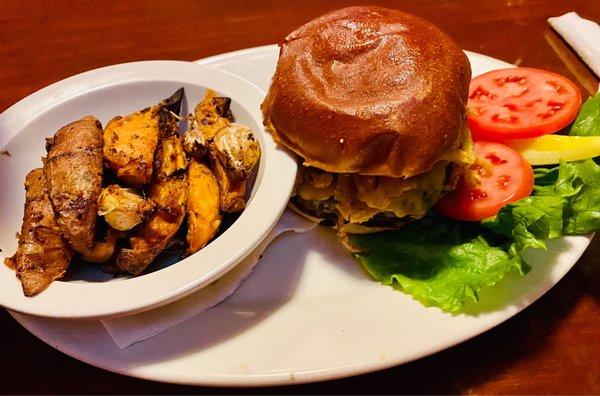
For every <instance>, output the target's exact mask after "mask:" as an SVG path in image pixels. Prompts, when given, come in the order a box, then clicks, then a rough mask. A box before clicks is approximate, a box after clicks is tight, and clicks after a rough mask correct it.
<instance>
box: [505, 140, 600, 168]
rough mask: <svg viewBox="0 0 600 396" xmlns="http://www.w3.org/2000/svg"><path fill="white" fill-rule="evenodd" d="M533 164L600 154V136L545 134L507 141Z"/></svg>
mask: <svg viewBox="0 0 600 396" xmlns="http://www.w3.org/2000/svg"><path fill="white" fill-rule="evenodd" d="M505 143H506V144H507V145H509V146H510V147H512V148H514V149H515V150H517V151H518V152H519V153H521V155H522V156H523V157H524V158H525V159H526V160H527V162H529V164H531V165H552V164H558V163H560V161H579V160H584V159H588V158H594V157H598V156H600V136H564V135H543V136H540V137H537V138H532V139H514V140H509V141H507V142H505Z"/></svg>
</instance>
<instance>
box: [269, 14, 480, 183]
mask: <svg viewBox="0 0 600 396" xmlns="http://www.w3.org/2000/svg"><path fill="white" fill-rule="evenodd" d="M470 79H471V67H470V65H469V61H468V59H467V57H466V56H465V54H464V53H463V52H462V51H461V50H460V48H458V46H457V45H456V44H455V43H454V41H452V39H451V38H450V37H448V36H447V35H446V34H445V33H443V32H442V31H441V30H439V29H438V28H437V27H435V26H434V25H432V24H431V23H429V22H427V21H425V20H423V19H420V18H417V17H415V16H413V15H410V14H406V13H403V12H400V11H396V10H391V9H386V8H380V7H361V6H359V7H349V8H344V9H341V10H337V11H333V12H331V13H329V14H326V15H323V16H321V17H319V18H317V19H314V20H312V21H310V22H308V23H307V24H305V25H304V26H302V27H300V28H299V29H297V30H296V31H294V32H292V33H291V34H290V35H289V36H287V37H286V38H285V40H284V42H283V43H282V44H281V45H280V54H279V61H278V62H277V70H276V72H275V75H274V76H273V80H272V82H271V87H270V89H269V93H268V94H267V97H266V98H265V101H264V102H263V104H262V111H263V116H264V122H265V125H266V126H267V127H268V128H269V129H270V130H271V132H272V133H273V135H274V137H275V139H276V140H278V141H279V142H280V143H281V144H283V145H285V146H287V147H288V148H289V149H291V150H293V151H294V152H296V153H297V154H298V155H300V156H302V157H303V158H304V160H305V164H306V165H309V166H314V167H317V168H320V169H323V170H326V171H329V172H335V173H359V174H364V175H374V176H391V177H411V176H414V175H416V174H419V173H422V172H425V171H427V170H429V169H431V167H432V166H433V165H434V164H435V163H436V162H438V161H440V160H442V159H445V158H446V157H448V156H450V154H451V153H452V152H453V151H454V150H455V149H456V148H458V147H459V145H460V143H461V130H462V128H463V127H464V124H465V113H466V102H467V95H468V89H469V81H470Z"/></svg>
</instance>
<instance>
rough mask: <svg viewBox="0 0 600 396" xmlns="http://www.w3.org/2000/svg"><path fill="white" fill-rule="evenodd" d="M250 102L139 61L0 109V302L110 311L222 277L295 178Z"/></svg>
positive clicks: (94, 313)
mask: <svg viewBox="0 0 600 396" xmlns="http://www.w3.org/2000/svg"><path fill="white" fill-rule="evenodd" d="M263 97H264V93H263V92H262V91H261V90H260V89H259V88H257V87H256V86H254V85H253V84H251V83H249V82H247V81H245V80H243V79H241V78H239V77H237V76H234V75H232V74H229V73H227V72H223V71H220V70H215V69H212V68H209V67H206V66H202V65H198V64H195V63H191V62H178V61H146V62H133V63H126V64H120V65H115V66H109V67H104V68H101V69H96V70H92V71H89V72H86V73H82V74H79V75H76V76H73V77H70V78H67V79H65V80H62V81H60V82H57V83H55V84H53V85H50V86H48V87H46V88H43V89H42V90H40V91H38V92H36V93H34V94H32V95H30V96H28V97H27V98H25V99H23V100H21V101H19V102H18V103H16V104H14V105H13V106H12V107H10V108H9V109H7V110H6V111H5V112H4V113H2V114H0V130H1V131H2V133H1V134H0V153H1V155H0V191H1V195H2V200H1V201H0V224H2V229H1V230H0V248H1V252H0V258H1V259H2V261H3V263H4V264H5V265H2V266H0V267H1V269H0V282H1V283H2V288H0V305H2V306H4V307H6V308H8V309H11V310H15V311H18V312H23V313H28V314H33V315H39V316H47V317H56V318H96V319H97V318H106V317H114V316H123V315H128V314H133V313H137V312H141V311H144V310H148V309H151V308H155V307H158V306H161V305H164V304H167V303H169V302H172V301H174V300H176V299H179V298H182V297H184V296H186V295H189V294H190V293H192V292H194V291H196V290H199V289H200V288H202V287H203V286H206V285H208V284H210V283H211V282H213V281H215V280H216V279H218V278H219V277H220V276H222V275H224V274H225V273H227V271H229V270H230V269H232V268H233V267H234V266H235V265H236V264H237V263H239V262H240V261H241V260H242V259H243V258H244V257H246V256H247V255H248V254H249V253H251V252H252V251H253V250H254V248H256V247H257V246H258V244H259V243H260V242H261V241H262V240H263V239H264V238H265V237H266V235H267V234H268V233H269V231H270V230H271V229H272V228H273V226H274V225H275V223H276V222H277V220H278V219H279V217H280V216H281V214H282V212H283V210H284V209H285V206H286V204H287V201H288V199H289V196H290V194H291V191H292V189H293V185H294V181H295V178H296V166H297V165H296V162H295V160H294V159H293V157H292V156H291V155H289V153H287V152H285V151H284V150H281V149H280V148H277V146H276V144H275V142H274V141H273V140H272V138H271V136H270V135H269V134H268V133H265V131H264V129H263V126H262V117H261V114H260V102H261V101H262V99H263Z"/></svg>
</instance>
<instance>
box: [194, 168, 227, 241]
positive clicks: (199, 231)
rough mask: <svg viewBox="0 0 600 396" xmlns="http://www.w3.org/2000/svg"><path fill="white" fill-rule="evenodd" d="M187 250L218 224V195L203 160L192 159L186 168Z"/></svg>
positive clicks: (208, 236) (211, 233)
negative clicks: (187, 186) (187, 185)
mask: <svg viewBox="0 0 600 396" xmlns="http://www.w3.org/2000/svg"><path fill="white" fill-rule="evenodd" d="M188 183H189V188H188V200H187V215H188V217H187V224H188V232H187V245H188V247H187V252H188V253H194V252H197V251H198V250H200V249H202V248H203V247H204V246H205V245H206V244H207V243H208V242H209V241H210V240H211V239H212V238H213V237H214V236H215V234H216V233H217V231H218V230H219V226H220V225H221V199H220V196H219V185H218V183H217V179H216V178H215V175H214V174H213V172H212V171H211V170H210V168H209V167H208V166H206V164H204V163H202V162H200V161H199V160H197V159H192V160H191V162H190V166H189V168H188Z"/></svg>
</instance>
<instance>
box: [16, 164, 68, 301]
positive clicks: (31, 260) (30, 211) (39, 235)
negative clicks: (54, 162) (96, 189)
mask: <svg viewBox="0 0 600 396" xmlns="http://www.w3.org/2000/svg"><path fill="white" fill-rule="evenodd" d="M25 191H26V193H25V212H24V214H23V224H22V226H21V233H20V234H19V246H18V248H17V252H16V253H15V255H14V256H13V257H11V258H7V259H5V264H6V265H8V266H9V267H11V268H14V269H15V270H16V272H17V277H18V278H19V279H20V280H21V284H22V286H23V293H24V294H25V295H26V296H28V297H31V296H35V295H36V294H38V293H40V292H41V291H43V290H44V289H46V288H47V287H48V286H49V285H50V283H52V281H54V280H56V279H60V278H62V276H63V275H64V274H65V272H66V271H67V267H68V266H69V262H70V261H71V258H72V257H73V249H72V248H71V247H70V246H69V244H68V243H67V241H66V240H65V239H64V237H63V236H62V231H61V228H60V226H59V224H58V222H57V221H56V218H55V215H54V210H53V209H52V204H51V203H50V199H49V197H48V190H47V188H46V178H45V177H44V171H43V170H42V169H41V168H38V169H34V170H32V171H31V172H29V174H28V175H27V178H26V180H25Z"/></svg>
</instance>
